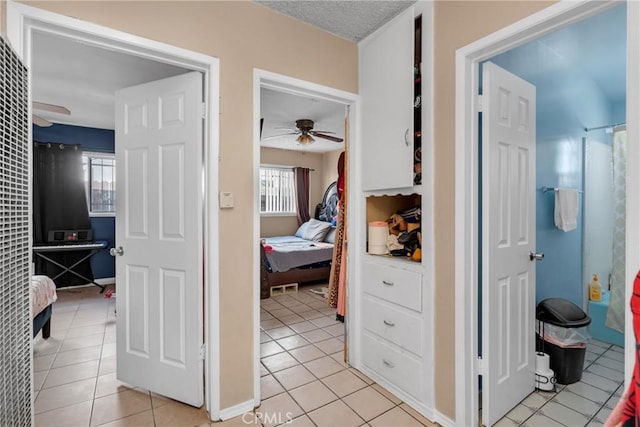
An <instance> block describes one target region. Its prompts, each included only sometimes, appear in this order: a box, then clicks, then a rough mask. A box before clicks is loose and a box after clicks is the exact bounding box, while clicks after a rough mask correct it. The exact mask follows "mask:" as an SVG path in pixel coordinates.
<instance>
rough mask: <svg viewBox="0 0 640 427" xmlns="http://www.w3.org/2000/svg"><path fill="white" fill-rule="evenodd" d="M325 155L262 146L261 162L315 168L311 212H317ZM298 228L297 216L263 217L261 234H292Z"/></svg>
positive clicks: (310, 189)
mask: <svg viewBox="0 0 640 427" xmlns="http://www.w3.org/2000/svg"><path fill="white" fill-rule="evenodd" d="M323 158H324V155H322V154H320V153H307V152H303V151H293V150H278V149H276V148H261V149H260V163H261V164H270V165H277V166H291V167H295V166H300V167H303V168H310V169H313V170H312V171H310V172H309V213H310V214H311V217H313V214H314V212H315V208H316V204H318V203H320V201H321V200H322V195H323V194H324V190H325V188H326V186H324V181H323V176H324V171H323V164H324V160H323ZM297 229H298V219H297V217H295V216H286V217H261V218H260V236H262V237H271V236H292V235H293V233H295V231H296V230H297Z"/></svg>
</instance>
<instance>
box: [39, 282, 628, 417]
mask: <svg viewBox="0 0 640 427" xmlns="http://www.w3.org/2000/svg"><path fill="white" fill-rule="evenodd" d="M317 287H318V286H315V287H301V288H300V291H299V292H298V293H295V294H285V295H279V296H277V297H274V298H270V299H266V300H262V301H261V303H260V306H261V322H260V323H261V331H260V341H261V362H262V363H261V375H262V376H261V391H262V404H261V406H260V407H258V408H256V410H255V411H253V412H251V413H247V414H245V415H243V416H241V417H237V418H234V419H231V420H227V421H225V422H222V423H211V425H214V426H225V427H226V426H246V425H263V426H272V425H278V424H282V423H287V422H288V424H287V425H292V426H314V425H315V426H330V427H338V426H340V427H343V426H344V427H347V426H361V425H371V426H374V427H391V426H393V427H400V426H423V425H427V426H433V425H434V424H433V423H430V422H429V421H428V420H427V419H425V418H424V417H422V416H421V415H420V414H418V413H416V412H415V411H414V410H413V409H412V408H410V407H409V406H407V405H406V404H404V403H403V402H401V401H400V400H399V399H397V398H396V397H395V396H393V395H391V394H390V393H388V392H387V391H385V390H384V389H383V388H382V387H380V386H379V385H377V384H375V383H374V382H373V381H372V380H371V379H369V378H367V377H366V376H365V375H363V374H362V373H360V372H359V371H357V370H355V369H353V368H350V367H348V366H347V365H346V364H345V363H344V361H343V347H344V325H343V324H342V323H339V322H337V321H335V312H334V311H333V310H332V309H330V308H328V307H327V306H326V303H325V301H324V299H323V298H322V297H321V296H319V295H316V294H313V293H311V292H310V289H312V288H317ZM114 311H115V300H114V299H105V298H104V297H103V295H102V294H100V293H99V292H98V290H97V288H95V287H88V288H75V289H68V290H59V291H58V302H56V303H55V305H54V314H53V318H52V319H53V320H52V328H51V337H50V338H49V339H48V340H43V339H42V338H41V337H40V335H39V336H38V337H36V339H35V340H34V371H35V373H34V390H35V393H34V399H35V414H36V416H35V421H36V423H35V424H36V426H64V425H66V426H74V427H76V426H78V427H81V426H176V427H177V426H208V425H210V423H209V421H208V416H207V413H206V412H205V410H204V409H203V408H200V409H198V408H193V407H190V406H187V405H183V404H181V403H178V402H175V401H173V400H170V399H166V398H164V397H161V396H158V395H156V394H154V393H150V392H148V391H146V390H142V389H139V388H131V387H129V386H127V385H126V384H123V383H121V382H119V381H118V380H116V378H115V368H116V360H115V346H116V344H115V342H116V334H115V312H114ZM623 366H624V355H623V350H622V349H621V348H620V347H616V346H611V345H609V344H605V343H602V342H598V341H592V342H591V343H590V344H589V346H588V347H587V352H586V357H585V366H584V367H585V371H584V374H583V377H582V380H581V381H580V382H578V383H576V384H571V385H569V386H558V387H557V390H556V392H555V393H551V392H541V391H536V392H534V393H532V394H531V395H530V396H529V397H528V398H527V399H525V400H524V401H523V402H522V403H521V404H520V405H518V406H517V407H516V408H514V410H512V411H511V412H510V413H509V414H507V416H506V417H504V418H503V419H502V420H501V421H500V422H499V423H498V425H499V426H510V425H523V426H536V425H544V426H556V425H566V426H586V425H588V426H598V425H602V423H603V422H604V420H605V419H606V417H607V415H608V414H609V412H610V411H611V409H612V408H613V407H614V405H615V403H616V402H617V400H618V399H619V398H620V395H621V393H622V391H623V390H622V383H623V381H624V377H623V369H624V367H623ZM289 421H291V422H289Z"/></svg>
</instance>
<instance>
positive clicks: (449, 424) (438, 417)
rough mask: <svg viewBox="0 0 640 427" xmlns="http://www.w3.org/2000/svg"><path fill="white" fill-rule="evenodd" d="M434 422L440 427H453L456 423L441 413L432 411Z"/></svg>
mask: <svg viewBox="0 0 640 427" xmlns="http://www.w3.org/2000/svg"><path fill="white" fill-rule="evenodd" d="M433 417H434V421H435V422H436V423H438V424H439V425H441V426H442V427H455V425H456V422H455V421H454V420H452V419H451V418H449V417H447V416H446V415H444V414H443V413H442V412H440V411H437V410H434V411H433Z"/></svg>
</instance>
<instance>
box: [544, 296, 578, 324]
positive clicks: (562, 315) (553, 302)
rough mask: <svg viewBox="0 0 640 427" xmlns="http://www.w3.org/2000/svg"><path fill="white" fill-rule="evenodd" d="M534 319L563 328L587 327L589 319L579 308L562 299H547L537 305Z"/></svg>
mask: <svg viewBox="0 0 640 427" xmlns="http://www.w3.org/2000/svg"><path fill="white" fill-rule="evenodd" d="M536 319H538V320H541V321H543V322H546V323H550V324H552V325H556V326H561V327H563V328H577V327H580V326H587V325H588V324H590V323H591V318H590V317H589V316H588V315H587V313H585V312H584V311H582V309H581V308H580V307H578V306H577V305H575V304H574V303H572V302H571V301H569V300H566V299H564V298H547V299H545V300H542V301H540V303H538V307H537V309H536Z"/></svg>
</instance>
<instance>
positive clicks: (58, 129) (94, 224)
mask: <svg viewBox="0 0 640 427" xmlns="http://www.w3.org/2000/svg"><path fill="white" fill-rule="evenodd" d="M33 140H34V141H38V142H56V143H63V144H80V145H81V146H82V150H83V151H91V152H96V153H115V135H114V131H113V130H108V129H94V128H86V127H81V126H71V125H61V124H54V125H53V126H50V127H46V128H43V127H38V126H33ZM91 228H92V229H93V238H94V240H105V241H107V248H106V249H102V250H101V251H100V252H98V253H97V254H95V255H94V256H93V257H91V268H92V270H93V275H94V277H95V278H96V279H104V278H113V277H115V275H116V265H115V259H114V258H113V257H112V256H111V255H109V248H112V247H114V246H115V233H116V218H115V216H110V217H103V216H100V217H92V218H91Z"/></svg>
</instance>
